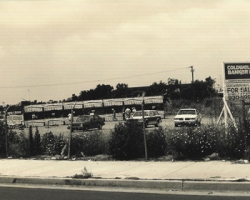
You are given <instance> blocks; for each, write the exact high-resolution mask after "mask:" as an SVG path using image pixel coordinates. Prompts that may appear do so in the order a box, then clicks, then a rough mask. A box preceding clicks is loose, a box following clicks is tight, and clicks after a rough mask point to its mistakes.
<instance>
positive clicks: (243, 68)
mask: <svg viewBox="0 0 250 200" xmlns="http://www.w3.org/2000/svg"><path fill="white" fill-rule="evenodd" d="M227 70H228V74H240V75H242V74H250V67H249V66H248V65H229V66H227Z"/></svg>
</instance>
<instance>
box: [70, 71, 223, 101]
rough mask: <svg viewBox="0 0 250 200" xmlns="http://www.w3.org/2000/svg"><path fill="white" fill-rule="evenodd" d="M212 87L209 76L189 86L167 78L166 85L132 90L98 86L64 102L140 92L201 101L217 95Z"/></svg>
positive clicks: (123, 84)
mask: <svg viewBox="0 0 250 200" xmlns="http://www.w3.org/2000/svg"><path fill="white" fill-rule="evenodd" d="M214 85H215V80H214V79H212V78H211V77H210V76H209V77H207V78H206V79H205V81H202V80H196V81H194V82H193V83H189V84H182V83H181V81H180V80H178V79H174V78H169V79H168V81H167V83H165V82H163V81H160V82H159V83H157V82H154V83H152V84H151V85H150V86H147V87H134V88H133V87H132V88H129V87H128V84H126V83H118V84H117V85H116V88H114V87H113V86H111V85H105V84H99V85H97V86H96V88H95V89H90V90H84V91H81V92H80V94H79V95H76V94H72V97H70V98H68V99H67V100H66V101H84V100H98V99H111V98H126V97H127V98H128V97H138V96H141V95H142V92H146V96H158V95H165V96H167V98H169V99H172V100H175V99H187V100H202V99H205V98H209V97H213V96H217V95H218V92H217V91H216V89H215V87H214Z"/></svg>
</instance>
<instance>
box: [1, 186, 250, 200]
mask: <svg viewBox="0 0 250 200" xmlns="http://www.w3.org/2000/svg"><path fill="white" fill-rule="evenodd" d="M0 194H1V199H3V200H34V199H35V200H45V199H46V200H47V199H53V200H66V199H70V200H80V199H81V200H82V199H88V200H111V199H112V200H113V199H119V200H128V199H133V200H200V199H202V200H217V199H220V200H232V199H234V200H246V199H249V196H236V195H235V196H228V195H226V196H224V195H214V194H208V193H207V194H205V195H204V194H203V195H202V194H187V195H185V193H182V194H174V193H173V194H166V193H165V194H163V193H158V194H157V193H145V192H125V191H124V192H121V191H96V190H81V189H79V190H76V189H72V188H69V189H65V188H64V189H58V188H52V189H49V188H23V187H5V186H0Z"/></svg>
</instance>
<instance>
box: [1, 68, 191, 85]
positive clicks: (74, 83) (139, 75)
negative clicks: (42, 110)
mask: <svg viewBox="0 0 250 200" xmlns="http://www.w3.org/2000/svg"><path fill="white" fill-rule="evenodd" d="M182 69H187V67H184V68H178V69H173V70H165V71H159V72H154V73H147V74H138V75H132V76H124V77H118V78H108V79H102V80H92V81H81V82H71V83H55V84H42V85H22V86H6V87H0V88H2V89H7V88H27V87H28V88H34V87H48V86H62V85H76V84H83V83H93V82H100V81H109V80H120V79H127V78H135V77H142V76H148V75H153V74H161V73H165V72H171V71H179V70H182Z"/></svg>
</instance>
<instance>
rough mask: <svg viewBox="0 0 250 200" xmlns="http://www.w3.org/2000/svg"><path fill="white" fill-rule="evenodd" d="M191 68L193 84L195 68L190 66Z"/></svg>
mask: <svg viewBox="0 0 250 200" xmlns="http://www.w3.org/2000/svg"><path fill="white" fill-rule="evenodd" d="M189 68H191V73H192V83H193V82H194V67H193V66H190V67H189Z"/></svg>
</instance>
